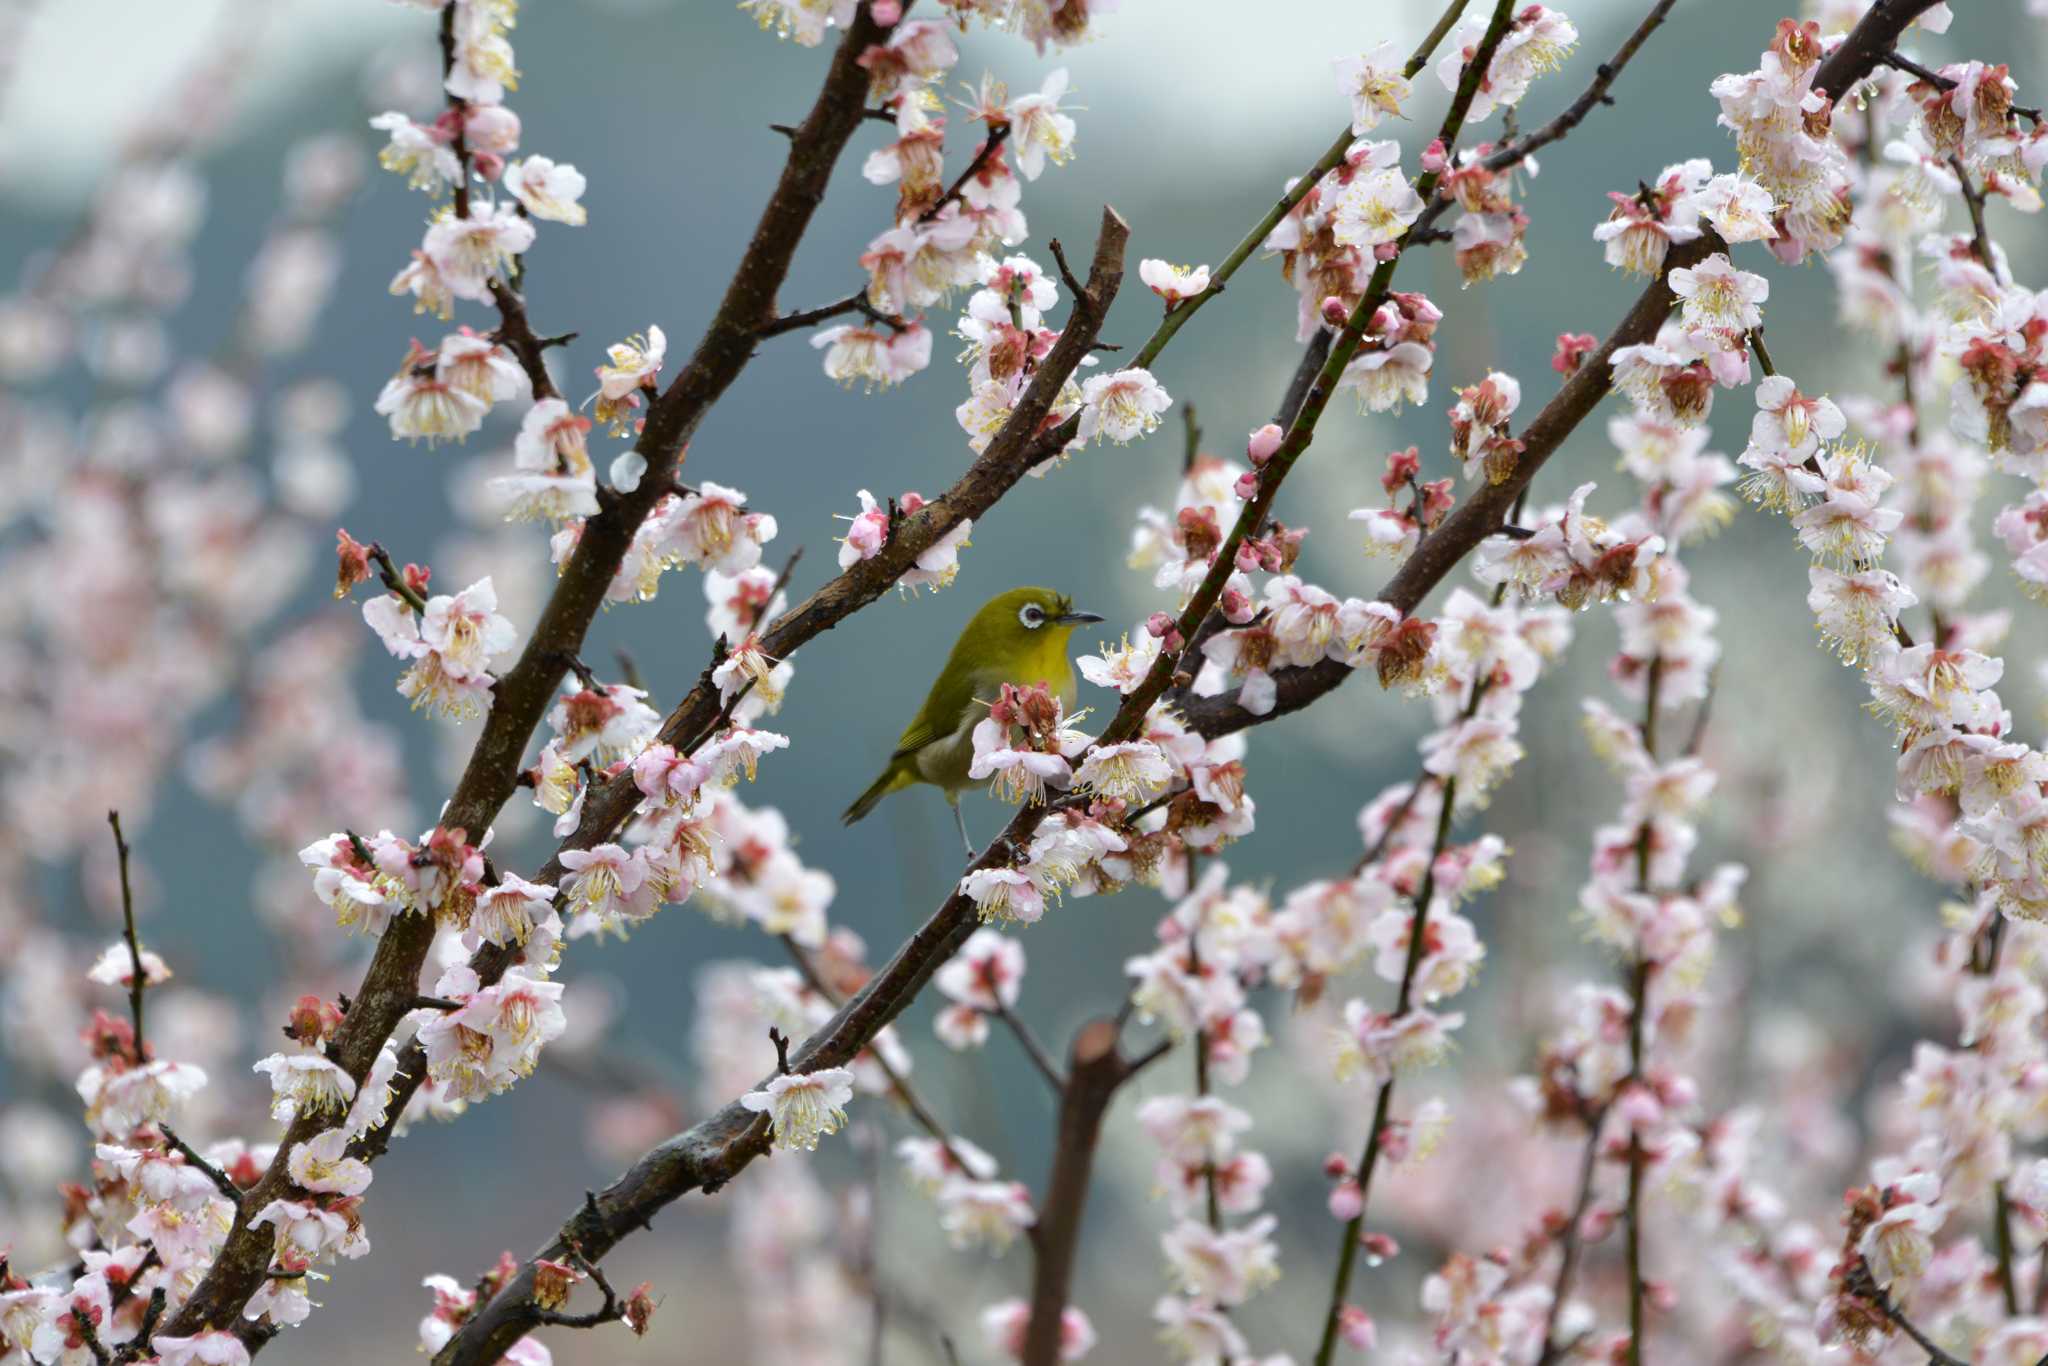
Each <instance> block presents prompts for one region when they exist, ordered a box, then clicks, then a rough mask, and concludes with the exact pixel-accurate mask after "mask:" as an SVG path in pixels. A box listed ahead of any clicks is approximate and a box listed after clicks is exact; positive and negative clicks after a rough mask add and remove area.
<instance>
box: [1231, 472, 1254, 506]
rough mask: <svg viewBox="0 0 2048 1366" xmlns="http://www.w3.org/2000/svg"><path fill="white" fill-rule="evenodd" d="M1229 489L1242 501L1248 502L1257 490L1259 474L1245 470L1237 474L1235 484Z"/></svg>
mask: <svg viewBox="0 0 2048 1366" xmlns="http://www.w3.org/2000/svg"><path fill="white" fill-rule="evenodd" d="M1231 491H1232V492H1234V493H1235V494H1237V496H1238V497H1239V498H1241V499H1243V500H1244V501H1246V502H1250V501H1251V500H1252V499H1253V498H1254V497H1256V496H1257V494H1258V492H1259V476H1258V475H1256V474H1254V473H1252V471H1250V470H1246V471H1245V472H1244V473H1243V474H1240V475H1239V476H1237V484H1236V485H1235V486H1234V487H1233V489H1232V490H1231Z"/></svg>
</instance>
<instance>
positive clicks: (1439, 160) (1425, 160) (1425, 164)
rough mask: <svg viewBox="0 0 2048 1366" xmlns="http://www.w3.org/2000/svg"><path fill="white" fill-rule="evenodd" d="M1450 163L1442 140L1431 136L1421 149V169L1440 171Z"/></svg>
mask: <svg viewBox="0 0 2048 1366" xmlns="http://www.w3.org/2000/svg"><path fill="white" fill-rule="evenodd" d="M1448 165H1450V158H1449V154H1448V153H1446V152H1445V151H1444V140H1443V139H1442V138H1432V139H1431V140H1430V144H1429V146H1427V147H1425V148H1423V149H1422V169H1423V170H1425V171H1438V172H1441V171H1442V170H1443V169H1444V167H1446V166H1448Z"/></svg>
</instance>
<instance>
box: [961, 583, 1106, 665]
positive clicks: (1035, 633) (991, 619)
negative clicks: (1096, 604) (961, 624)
mask: <svg viewBox="0 0 2048 1366" xmlns="http://www.w3.org/2000/svg"><path fill="white" fill-rule="evenodd" d="M1101 620H1102V618H1101V617H1100V616H1099V615H1097V614H1096V613H1094V612H1077V611H1075V610H1074V601H1073V599H1072V598H1069V597H1068V596H1067V595H1066V594H1064V593H1055V592H1053V590H1052V589H1050V588H1012V589H1011V590H1010V591H1009V592H1007V593H999V594H997V595H996V596H995V597H993V598H990V599H989V600H988V601H987V602H986V603H984V604H983V605H982V608H981V610H980V611H979V612H976V613H975V614H974V620H972V621H970V622H969V623H967V629H966V630H965V631H964V632H962V638H963V639H965V640H970V641H972V642H973V644H974V650H975V653H976V654H977V655H979V656H981V657H983V658H986V659H993V660H998V661H1000V660H1005V659H1009V658H1014V657H1022V656H1025V655H1029V654H1035V653H1037V652H1038V651H1040V650H1043V649H1047V648H1055V649H1061V650H1064V649H1065V648H1066V643H1067V638H1068V637H1069V636H1071V635H1073V633H1074V628H1075V627H1076V626H1080V625H1082V624H1083V623H1085V622H1091V621H1101Z"/></svg>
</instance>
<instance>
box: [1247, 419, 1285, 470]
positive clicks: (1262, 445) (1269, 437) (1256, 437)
mask: <svg viewBox="0 0 2048 1366" xmlns="http://www.w3.org/2000/svg"><path fill="white" fill-rule="evenodd" d="M1286 435H1287V433H1285V432H1283V431H1281V430H1280V424H1279V423H1277V422H1268V423H1267V424H1266V425H1265V426H1263V427H1261V428H1259V429H1258V430H1257V431H1255V432H1253V433H1252V434H1251V438H1250V439H1249V440H1247V441H1246V442H1245V446H1244V453H1245V455H1246V456H1248V457H1250V459H1251V462H1252V463H1253V464H1254V465H1264V464H1265V463H1266V462H1267V461H1268V460H1271V459H1272V458H1273V456H1274V454H1275V453H1276V452H1277V451H1279V449H1280V442H1281V441H1282V440H1283V439H1284V438H1285V437H1286Z"/></svg>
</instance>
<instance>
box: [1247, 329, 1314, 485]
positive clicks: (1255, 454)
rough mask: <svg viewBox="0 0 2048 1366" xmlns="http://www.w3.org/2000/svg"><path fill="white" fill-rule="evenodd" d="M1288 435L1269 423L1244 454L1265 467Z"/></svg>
mask: <svg viewBox="0 0 2048 1366" xmlns="http://www.w3.org/2000/svg"><path fill="white" fill-rule="evenodd" d="M1325 302H1327V300H1326V301H1325ZM1286 435H1287V433H1285V432H1283V431H1281V430H1280V424H1279V423H1277V422H1268V423H1267V424H1266V425H1265V426H1263V427H1261V428H1259V429H1258V430H1257V431H1255V432H1253V433H1252V434H1251V438H1250V439H1249V440H1248V441H1246V442H1245V447H1244V453H1245V455H1246V456H1247V457H1248V458H1249V459H1250V460H1251V462H1252V464H1254V465H1257V466H1261V467H1263V466H1264V465H1265V463H1266V462H1267V461H1268V460H1271V459H1272V458H1273V456H1274V455H1275V453H1277V452H1278V451H1279V449H1280V443H1281V441H1282V440H1284V439H1285V438H1286Z"/></svg>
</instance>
